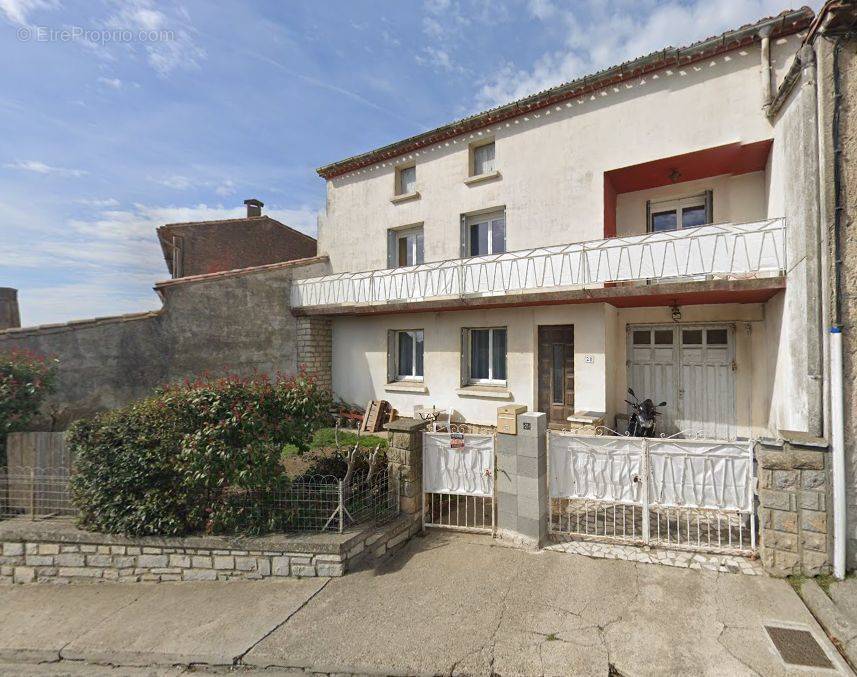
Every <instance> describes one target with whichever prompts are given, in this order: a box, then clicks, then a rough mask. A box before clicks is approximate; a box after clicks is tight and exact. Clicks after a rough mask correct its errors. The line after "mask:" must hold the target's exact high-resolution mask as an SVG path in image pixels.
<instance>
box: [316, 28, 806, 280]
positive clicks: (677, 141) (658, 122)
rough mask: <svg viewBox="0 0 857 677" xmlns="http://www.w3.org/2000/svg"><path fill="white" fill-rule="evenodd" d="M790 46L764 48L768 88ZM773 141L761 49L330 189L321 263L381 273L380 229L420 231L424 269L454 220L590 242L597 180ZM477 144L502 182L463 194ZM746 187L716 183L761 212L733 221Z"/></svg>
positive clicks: (476, 136)
mask: <svg viewBox="0 0 857 677" xmlns="http://www.w3.org/2000/svg"><path fill="white" fill-rule="evenodd" d="M798 42H799V37H798V36H791V37H789V38H784V39H782V40H778V41H777V43H776V44H775V45H773V49H772V52H773V56H774V64H775V78H774V79H775V80H776V81H779V79H780V78H781V77H782V72H783V70H784V69H785V68H786V67H787V66H788V64H789V63H790V60H791V57H792V55H793V54H794V51H795V49H796V46H797V44H798ZM772 136H773V132H772V129H771V126H770V124H769V122H768V121H767V119H766V117H765V116H764V114H763V112H762V109H761V87H760V54H759V47H758V45H753V46H751V47H748V48H746V49H742V50H735V51H732V52H729V53H728V54H725V55H721V56H718V57H716V58H713V59H712V60H711V61H709V62H701V63H697V64H693V65H691V66H688V67H686V68H680V69H667V70H664V71H660V72H658V73H655V74H652V75H649V76H646V77H643V78H640V79H637V80H633V81H629V82H627V83H622V84H621V85H618V86H616V87H612V88H608V89H607V90H603V91H601V92H598V93H596V94H594V95H592V96H588V97H584V98H581V99H577V100H574V101H569V102H566V103H563V104H562V105H558V106H556V107H554V108H551V109H547V110H542V111H539V112H536V113H534V114H531V115H526V116H521V117H519V118H516V119H513V120H508V121H506V122H503V123H501V124H498V125H496V126H493V127H491V128H490V129H485V130H482V131H480V132H477V133H473V134H468V135H466V136H462V137H458V138H455V139H452V140H449V141H445V142H442V143H440V144H437V145H436V146H433V147H429V148H425V149H422V150H420V151H418V152H414V153H411V154H408V155H406V156H401V157H399V158H396V159H395V160H393V161H389V162H384V163H380V164H376V165H373V166H371V167H367V168H364V169H362V170H358V171H355V172H352V173H350V174H346V175H343V176H339V177H336V178H333V179H332V180H330V181H328V184H327V188H328V194H327V207H326V213H325V214H324V215H323V216H322V217H321V218H320V223H319V253H320V254H327V255H328V256H330V260H331V267H332V270H333V272H342V271H355V270H372V269H379V268H384V267H386V265H387V260H386V256H387V254H386V247H387V245H386V231H387V229H389V228H397V227H402V226H405V225H410V224H418V223H421V224H423V226H424V228H425V259H426V261H439V260H444V259H452V258H457V257H458V256H459V239H460V232H459V227H460V226H459V217H460V215H461V214H464V213H469V212H473V211H477V210H481V209H486V208H491V207H503V206H505V208H506V220H507V226H506V228H507V248H508V249H509V250H515V249H526V248H528V247H534V246H541V245H554V244H564V243H568V242H575V241H582V240H588V239H596V238H599V237H601V236H602V235H603V232H604V229H603V216H604V210H603V187H604V180H603V173H604V172H605V171H608V170H611V169H615V168H619V167H625V166H628V165H633V164H637V163H640V162H648V161H651V160H655V159H658V158H663V157H669V156H672V155H678V154H682V153H688V152H691V151H695V150H702V149H706V148H711V147H714V146H719V145H723V144H727V143H734V142H738V141H740V142H743V143H749V142H754V141H759V140H764V139H770V138H771V137H772ZM485 138H494V139H495V143H496V166H497V168H498V169H499V171H500V172H501V174H502V177H501V178H500V179H498V180H494V181H489V182H487V183H483V184H479V185H472V186H468V185H466V184H465V183H464V179H465V177H466V176H467V173H468V148H469V145H470V144H471V143H473V142H478V141H479V140H482V139H485ZM411 162H415V163H416V168H417V190H418V191H419V192H420V194H421V197H420V199H418V200H412V201H408V202H404V203H401V204H393V203H391V202H390V198H391V197H392V196H393V194H394V182H395V167H396V166H397V165H400V164H403V163H411ZM754 180H755V181H758V178H755V179H753V178H750V177H747V178H739V179H737V180H731V181H730V180H729V179H724V180H723V181H722V182H721V183H722V184H723V186H721V188H723V189H724V190H725V189H726V187H727V186H726V184H734V185H735V189H734V190H735V193H736V195H739V194H740V195H741V196H742V197H741V198H740V200H739V202H742V204H743V203H745V202H746V200H745V197H752V196H753V195H755V196H756V199H758V200H759V201H760V206H759V207H756V208H754V207H746V206H741V207H740V208H739V207H736V208H735V214H736V215H738V218H741V220H744V219H743V218H742V217H741V216H740V215H742V214H751V213H753V214H755V213H764V209H765V206H764V192H763V191H760V190H759V189H758V186H757V187H755V188H753V190H751V191H750V193H749V194H748V195H745V192H746V191H745V188H746V187H747V186H746V182H747V181H751V182H752V181H754ZM679 185H682V184H679ZM728 192H730V193H731V191H728ZM724 194H725V193H724ZM736 199H737V198H736ZM724 204H725V202H724ZM717 209H718V206H717V201H716V202H715V210H717Z"/></svg>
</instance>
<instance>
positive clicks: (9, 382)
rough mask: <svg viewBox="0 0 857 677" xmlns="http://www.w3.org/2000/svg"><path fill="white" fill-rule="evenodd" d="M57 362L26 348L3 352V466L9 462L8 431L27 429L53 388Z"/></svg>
mask: <svg viewBox="0 0 857 677" xmlns="http://www.w3.org/2000/svg"><path fill="white" fill-rule="evenodd" d="M56 365H57V361H56V360H49V359H47V358H45V357H42V356H41V355H37V354H35V353H32V352H29V351H26V350H18V349H13V350H9V351H4V352H0V466H5V465H6V435H7V434H8V433H12V432H16V431H18V430H24V429H25V428H26V426H27V424H28V423H29V422H30V420H31V419H32V418H33V416H35V414H36V412H37V411H38V410H39V407H40V406H41V404H42V401H43V400H44V398H45V396H46V395H48V394H49V393H51V392H53V389H54V384H55V382H56Z"/></svg>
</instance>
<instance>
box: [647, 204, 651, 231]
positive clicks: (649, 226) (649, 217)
mask: <svg viewBox="0 0 857 677" xmlns="http://www.w3.org/2000/svg"><path fill="white" fill-rule="evenodd" d="M646 232H647V233H651V232H652V201H651V200H646Z"/></svg>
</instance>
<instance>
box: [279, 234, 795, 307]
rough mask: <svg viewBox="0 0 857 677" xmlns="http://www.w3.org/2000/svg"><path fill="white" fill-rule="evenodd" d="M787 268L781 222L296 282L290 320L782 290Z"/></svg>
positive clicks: (330, 276) (639, 237)
mask: <svg viewBox="0 0 857 677" xmlns="http://www.w3.org/2000/svg"><path fill="white" fill-rule="evenodd" d="M785 270H786V245H785V220H784V219H782V218H777V219H769V220H767V221H760V222H757V223H745V224H720V225H710V226H701V227H699V228H694V229H687V230H679V231H672V232H662V233H649V234H646V235H639V236H634V237H615V238H608V239H604V240H592V241H589V242H578V243H575V244H568V245H561V246H556V247H539V248H536V249H527V250H521V251H515V252H507V253H505V254H495V255H491V256H479V257H473V258H465V259H452V260H447V261H438V262H435V263H424V264H420V265H418V266H408V267H404V268H391V269H386V270H373V271H367V272H357V273H338V274H335V275H326V276H324V277H316V278H309V279H305V280H296V281H295V282H294V284H293V286H292V292H291V294H292V295H291V303H292V308H293V309H294V310H295V311H296V312H297V313H298V314H310V313H309V312H301V311H309V310H310V309H312V310H313V311H315V312H318V313H320V314H321V313H325V312H327V313H331V314H336V312H337V310H339V311H340V312H341V311H342V310H343V309H351V310H352V312H357V311H359V310H360V309H363V310H365V311H368V312H380V311H383V312H395V311H396V310H398V309H397V308H392V307H391V306H397V305H398V306H402V308H401V309H405V308H404V306H405V305H406V304H407V305H408V306H411V305H412V304H419V308H418V309H429V308H428V307H427V304H428V306H432V307H437V308H439V307H450V308H454V307H458V306H460V305H462V304H465V305H468V306H469V305H475V304H474V303H472V301H479V303H483V302H485V301H488V300H489V299H491V298H492V297H499V301H503V300H504V297H505V299H507V300H508V299H509V298H510V297H511V296H515V297H516V298H518V297H520V298H522V299H524V297H526V298H525V299H524V301H521V302H526V299H529V300H530V301H532V302H538V299H539V298H541V297H543V296H544V295H545V294H546V293H549V294H551V296H550V301H551V302H576V299H577V297H578V296H581V292H592V291H593V290H600V291H599V293H597V294H594V295H593V294H592V293H584V294H583V296H585V297H586V298H592V299H594V300H598V299H601V300H604V299H607V298H608V296H609V297H612V296H622V295H627V294H628V293H629V286H633V287H638V286H640V285H633V284H630V283H641V284H642V285H643V286H644V287H645V288H646V289H648V290H649V291H650V292H653V291H655V288H656V287H659V286H660V285H665V284H669V283H681V284H680V286H681V287H682V289H693V286H692V285H693V284H694V283H695V284H703V283H706V282H708V283H711V282H726V281H731V282H735V281H746V282H749V281H757V280H766V279H767V280H772V279H776V280H779V283H778V285H779V286H782V281H781V277H782V276H783V275H784V273H785ZM619 284H621V285H622V286H619V287H617V286H616V285H619ZM689 284H690V285H691V286H688V285H689ZM670 286H675V285H670ZM720 286H721V287H723V288H724V289H726V288H728V289H734V288H735V285H728V286H723V285H720ZM739 286H741V285H739ZM769 286H772V285H771V284H766V283H764V282H763V283H762V284H761V285H760V284H748V285H744V287H746V288H747V289H750V288H760V287H769ZM715 287H716V285H715ZM556 292H569V294H566V295H564V296H563V295H557V294H556ZM572 292H577V294H574V293H572ZM583 296H581V298H582V297H583ZM563 299H567V300H565V301H563ZM444 302H445V303H446V306H444V305H443V304H444ZM488 305H512V303H511V302H507V303H505V304H503V303H488ZM411 309H414V308H411Z"/></svg>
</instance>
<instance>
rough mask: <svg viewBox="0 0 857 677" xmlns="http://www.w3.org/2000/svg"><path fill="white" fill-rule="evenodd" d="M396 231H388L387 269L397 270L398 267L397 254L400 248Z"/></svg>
mask: <svg viewBox="0 0 857 677" xmlns="http://www.w3.org/2000/svg"><path fill="white" fill-rule="evenodd" d="M397 239H398V238H396V231H395V230H388V231H387V268H396V267H397V265H396V264H397V259H396V254H397V253H398V248H397V247H396V240H397Z"/></svg>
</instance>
